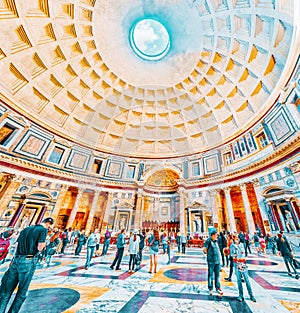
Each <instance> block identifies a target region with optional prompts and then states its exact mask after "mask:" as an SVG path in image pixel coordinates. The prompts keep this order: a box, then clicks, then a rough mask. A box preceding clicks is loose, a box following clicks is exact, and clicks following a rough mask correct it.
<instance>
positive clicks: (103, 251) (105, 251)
mask: <svg viewBox="0 0 300 313" xmlns="http://www.w3.org/2000/svg"><path fill="white" fill-rule="evenodd" d="M108 247H109V242H108V243H105V241H104V244H103V250H102V254H101V255H106V254H107V250H108Z"/></svg>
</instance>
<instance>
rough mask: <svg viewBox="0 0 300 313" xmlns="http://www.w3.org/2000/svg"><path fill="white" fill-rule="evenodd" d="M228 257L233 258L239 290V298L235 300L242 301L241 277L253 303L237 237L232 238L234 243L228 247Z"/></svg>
mask: <svg viewBox="0 0 300 313" xmlns="http://www.w3.org/2000/svg"><path fill="white" fill-rule="evenodd" d="M230 255H232V257H233V264H234V268H235V274H236V278H237V284H238V289H239V296H238V298H237V300H238V301H239V302H242V301H244V296H243V285H242V277H244V279H245V282H246V287H247V290H248V293H249V296H250V300H251V301H253V302H256V299H255V297H254V295H253V292H252V288H251V284H250V281H249V275H248V268H247V265H246V259H245V248H244V244H243V243H240V240H239V238H238V237H235V238H234V242H233V244H232V245H231V246H230Z"/></svg>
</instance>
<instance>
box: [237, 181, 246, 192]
mask: <svg viewBox="0 0 300 313" xmlns="http://www.w3.org/2000/svg"><path fill="white" fill-rule="evenodd" d="M239 187H240V190H241V191H246V190H247V185H246V184H245V183H243V184H239Z"/></svg>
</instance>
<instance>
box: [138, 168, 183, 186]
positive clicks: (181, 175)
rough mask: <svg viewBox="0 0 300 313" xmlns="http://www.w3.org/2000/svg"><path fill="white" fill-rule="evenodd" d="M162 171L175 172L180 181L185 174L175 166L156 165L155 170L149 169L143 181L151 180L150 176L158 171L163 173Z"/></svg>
mask: <svg viewBox="0 0 300 313" xmlns="http://www.w3.org/2000/svg"><path fill="white" fill-rule="evenodd" d="M162 170H170V171H173V172H175V173H176V174H177V175H178V176H179V179H183V172H182V170H180V169H179V168H178V167H177V166H174V165H168V166H166V165H164V164H158V165H155V166H154V167H153V168H151V169H149V170H148V171H146V172H145V173H144V174H143V175H142V177H141V180H143V181H144V182H146V181H147V180H148V179H149V177H150V176H152V175H153V174H154V173H156V172H158V171H162Z"/></svg>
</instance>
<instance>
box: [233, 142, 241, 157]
mask: <svg viewBox="0 0 300 313" xmlns="http://www.w3.org/2000/svg"><path fill="white" fill-rule="evenodd" d="M233 152H234V156H235V158H240V157H241V154H240V149H239V144H238V143H237V142H235V143H234V144H233Z"/></svg>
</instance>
